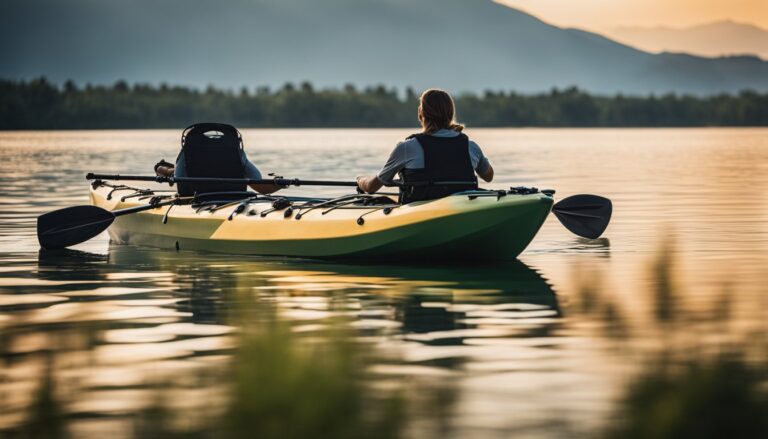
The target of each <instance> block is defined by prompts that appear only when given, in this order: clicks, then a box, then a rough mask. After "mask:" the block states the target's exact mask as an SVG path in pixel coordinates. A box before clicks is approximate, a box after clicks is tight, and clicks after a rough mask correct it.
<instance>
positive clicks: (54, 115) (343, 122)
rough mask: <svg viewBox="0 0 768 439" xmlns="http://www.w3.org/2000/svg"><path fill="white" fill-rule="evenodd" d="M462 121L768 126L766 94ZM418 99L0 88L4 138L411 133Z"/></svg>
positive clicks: (33, 83)
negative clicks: (180, 131) (215, 128)
mask: <svg viewBox="0 0 768 439" xmlns="http://www.w3.org/2000/svg"><path fill="white" fill-rule="evenodd" d="M455 99H456V105H457V108H458V119H459V120H460V121H461V122H463V123H466V124H467V125H469V126H475V127H681V126H694V127H700V126H768V93H757V92H753V91H744V92H741V93H739V94H738V95H728V94H721V95H714V96H706V97H697V96H687V95H676V94H666V95H662V96H654V95H650V96H623V95H615V96H597V95H591V94H589V93H586V92H584V91H582V90H579V89H578V88H575V87H572V88H567V89H552V90H551V91H550V92H548V93H540V94H531V95H524V94H519V93H515V92H503V91H500V92H495V91H487V92H485V93H484V94H480V95H478V94H462V95H459V96H456V97H455ZM417 105H418V95H417V94H416V93H415V92H414V90H413V89H410V88H408V89H406V90H405V92H404V93H399V92H398V90H396V89H392V88H387V87H385V86H376V87H367V88H362V89H359V88H356V87H355V86H353V85H346V86H344V87H342V88H334V89H316V88H314V87H313V86H312V84H310V83H308V82H304V83H301V84H297V85H294V84H291V83H287V84H285V85H284V86H282V87H280V88H276V89H270V88H268V87H259V88H256V89H249V88H245V87H244V88H242V89H240V90H237V91H233V90H224V89H217V88H215V87H213V86H209V87H207V88H206V89H203V90H200V89H196V88H190V87H181V86H169V85H166V84H161V85H158V86H154V85H149V84H133V85H131V84H128V83H127V82H125V81H118V82H116V83H114V84H113V85H110V86H103V85H90V84H88V85H84V86H78V85H77V84H75V83H74V82H73V81H67V82H66V83H64V84H63V85H61V86H59V85H56V84H53V83H51V82H50V81H48V80H46V79H45V78H38V79H34V80H29V81H12V80H0V129H1V130H22V129H101V128H104V129H106V128H183V127H185V126H187V125H190V124H192V123H194V122H200V121H221V122H228V123H231V124H233V125H235V126H238V127H243V128H246V127H254V128H258V127H275V128H279V127H409V126H415V125H417V124H418V123H417V121H416V107H417Z"/></svg>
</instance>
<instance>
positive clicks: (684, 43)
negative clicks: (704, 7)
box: [608, 20, 768, 59]
mask: <svg viewBox="0 0 768 439" xmlns="http://www.w3.org/2000/svg"><path fill="white" fill-rule="evenodd" d="M608 35H610V37H611V38H614V39H615V40H617V41H621V42H624V43H627V44H630V45H632V46H634V47H637V48H639V49H642V50H647V51H650V52H665V51H666V52H686V53H690V54H693V55H702V56H723V55H738V54H753V55H757V56H759V57H761V58H763V59H768V29H763V28H761V27H757V26H754V25H751V24H746V23H736V22H733V21H727V20H726V21H718V22H714V23H707V24H702V25H698V26H691V27H685V28H670V27H618V28H615V29H612V30H610V31H609V32H608Z"/></svg>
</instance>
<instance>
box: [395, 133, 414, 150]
mask: <svg viewBox="0 0 768 439" xmlns="http://www.w3.org/2000/svg"><path fill="white" fill-rule="evenodd" d="M414 146H419V139H417V138H416V137H415V136H408V137H406V138H405V139H404V140H401V141H399V142H397V145H395V149H401V150H403V149H408V148H412V147H414Z"/></svg>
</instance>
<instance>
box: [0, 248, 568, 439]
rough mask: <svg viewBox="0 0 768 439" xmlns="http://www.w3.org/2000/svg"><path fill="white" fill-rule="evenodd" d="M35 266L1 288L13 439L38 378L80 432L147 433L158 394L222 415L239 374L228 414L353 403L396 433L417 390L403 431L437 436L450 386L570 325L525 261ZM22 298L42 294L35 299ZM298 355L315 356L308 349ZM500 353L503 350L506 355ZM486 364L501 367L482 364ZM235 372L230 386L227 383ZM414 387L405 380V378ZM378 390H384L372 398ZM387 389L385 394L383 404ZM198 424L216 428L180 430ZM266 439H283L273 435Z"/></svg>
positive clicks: (497, 367) (152, 257)
mask: <svg viewBox="0 0 768 439" xmlns="http://www.w3.org/2000/svg"><path fill="white" fill-rule="evenodd" d="M29 262H30V266H29V267H28V269H25V270H23V271H19V272H15V273H14V272H6V273H4V275H6V276H13V277H5V278H4V279H5V280H6V282H5V284H4V285H5V286H4V289H7V294H4V295H3V298H4V301H3V302H2V307H0V310H2V311H3V312H4V315H8V316H12V318H13V320H12V321H6V322H5V324H4V328H3V329H4V330H3V344H2V348H3V351H2V352H3V355H2V358H3V359H4V360H6V361H7V364H6V365H5V366H6V367H5V368H4V370H5V372H4V373H5V374H7V377H8V378H11V377H13V380H12V382H13V387H15V388H16V389H24V390H26V392H16V391H11V389H9V388H7V387H6V389H4V390H3V391H0V395H2V397H3V406H4V407H5V408H6V410H5V411H4V413H3V418H2V421H3V424H4V425H5V427H6V428H7V427H14V426H15V427H14V428H20V427H19V426H23V425H26V424H24V422H25V414H26V413H28V412H29V410H32V409H33V408H34V407H36V404H38V403H36V402H35V392H34V389H35V388H36V387H37V386H40V377H41V376H43V377H46V380H49V379H50V380H52V381H45V382H46V383H49V384H48V385H46V386H43V387H42V390H39V391H38V396H37V398H40V396H39V394H40V392H43V393H45V392H46V391H47V392H49V393H55V394H56V396H57V398H58V399H57V401H59V404H61V406H60V407H58V408H57V410H59V411H61V413H60V414H58V415H56V416H59V417H61V418H63V419H68V420H71V422H69V423H70V424H73V425H75V427H73V428H75V430H77V431H79V430H78V429H83V430H82V431H89V430H88V429H90V428H97V427H98V425H106V424H116V425H117V424H121V423H126V422H128V423H129V424H131V425H133V424H135V423H136V422H139V423H140V424H141V425H144V424H143V423H146V422H149V421H148V420H146V419H144V418H143V417H141V413H144V412H145V411H146V410H147V409H148V408H151V407H154V405H155V404H158V401H157V396H156V394H157V393H158V391H157V388H158V386H160V388H163V389H166V388H169V389H171V390H170V391H171V392H178V393H179V395H183V397H182V399H181V400H179V399H178V398H176V397H174V398H173V402H168V401H165V399H167V397H166V398H164V401H162V402H161V403H162V404H171V405H172V408H174V409H175V408H176V407H175V405H176V404H177V403H178V402H179V401H183V404H182V408H183V409H184V410H190V411H191V412H193V413H194V412H205V413H208V414H209V415H210V414H211V413H216V408H218V409H219V410H226V409H225V408H222V407H226V404H224V403H222V404H221V405H220V406H216V405H215V404H214V407H213V408H211V407H210V406H211V404H212V400H213V401H215V400H216V396H215V395H217V394H218V395H220V396H219V398H220V401H227V400H228V398H227V395H229V396H232V395H230V394H229V393H228V392H227V391H226V387H227V378H228V377H229V378H231V376H232V375H231V374H234V376H235V377H237V381H236V382H237V383H238V386H235V389H236V390H237V391H236V392H234V399H235V401H236V402H234V403H232V404H234V406H233V407H231V408H230V409H229V410H235V411H237V410H245V411H246V412H247V413H248V416H247V417H253V416H256V417H265V416H267V415H268V414H269V413H271V411H275V413H283V414H284V413H285V410H286V407H294V405H295V404H297V403H300V402H301V401H304V403H305V404H310V407H306V408H305V409H306V410H308V411H311V405H312V404H315V402H311V403H308V402H307V401H313V400H316V398H320V399H321V400H323V401H326V403H325V404H323V405H322V406H323V407H334V410H336V409H338V411H339V412H342V413H348V414H349V416H352V413H353V412H352V411H350V407H348V405H349V400H350V398H351V401H355V398H358V399H359V401H358V402H363V401H366V402H368V401H369V400H370V401H374V402H376V403H377V404H379V405H381V407H380V409H376V410H373V412H375V413H378V414H380V415H382V416H384V419H380V420H379V422H380V423H382V424H381V425H387V426H388V428H393V429H394V430H393V431H392V433H393V434H394V433H396V432H399V431H400V427H398V425H400V423H398V422H394V421H393V419H394V418H398V419H399V418H400V417H402V416H404V415H403V413H404V411H403V408H402V407H401V406H400V404H399V403H398V402H397V401H400V400H401V399H402V398H403V394H413V395H414V397H409V398H408V401H409V404H411V405H409V406H408V407H409V410H408V411H407V413H408V416H409V417H412V418H414V419H415V420H417V421H414V422H411V423H409V424H408V425H409V427H408V428H409V429H416V430H418V431H421V430H425V431H433V432H434V431H437V430H441V429H445V428H446V427H445V426H444V425H442V424H444V423H446V422H447V421H446V419H448V418H447V417H446V416H444V415H445V414H446V413H447V412H450V411H451V410H453V407H452V404H451V400H452V399H453V397H452V396H451V395H452V394H454V393H455V391H456V389H455V386H454V385H453V384H454V383H453V381H454V380H455V379H456V378H457V377H459V376H461V375H463V374H464V373H465V371H466V370H472V369H477V370H483V371H484V372H483V374H482V375H483V376H485V377H486V379H487V378H490V377H491V376H492V375H493V374H494V371H497V372H498V373H504V372H508V371H510V370H515V369H518V368H520V367H525V366H524V364H525V363H526V362H527V361H531V360H533V359H535V358H537V357H542V356H544V357H546V356H549V355H550V354H548V353H547V352H546V351H547V350H548V349H549V348H550V346H551V344H552V342H553V341H552V340H547V339H546V337H548V336H551V335H552V331H555V330H556V328H557V326H558V321H559V319H560V316H561V312H560V309H559V305H558V301H557V297H556V295H555V294H554V292H553V291H552V289H551V287H550V286H549V285H548V284H547V282H546V281H545V279H544V278H542V277H541V275H539V274H538V273H537V272H536V271H534V270H533V269H531V268H529V267H527V266H526V265H525V264H523V263H520V262H516V263H511V264H508V265H505V266H501V267H487V268H483V267H473V268H461V267H453V268H451V269H448V270H446V269H444V268H439V267H435V268H431V267H413V266H411V267H405V266H373V265H338V264H330V263H320V262H311V261H294V260H267V259H259V258H246V259H243V258H242V257H235V256H227V255H210V254H202V253H193V252H170V251H157V250H154V249H146V248H138V247H132V246H112V247H110V249H109V253H108V255H106V256H100V255H94V254H90V253H86V252H82V251H74V250H68V251H64V252H40V253H39V257H38V260H37V263H36V264H35V265H32V264H31V263H33V261H29ZM29 287H34V288H35V291H36V292H35V293H30V292H27V291H28V289H29ZM339 326H341V327H342V328H346V329H345V330H340V329H338V328H337V327H339ZM339 331H340V332H339ZM350 331H351V332H350ZM336 332H339V333H338V334H336V335H332V334H335V333H336ZM329 334H331V335H329ZM339 334H341V335H339ZM339 337H341V338H339ZM318 338H319V341H318V340H317V339H318ZM312 340H314V341H312ZM344 340H346V341H344ZM352 340H355V342H354V343H353V342H352ZM302 343H304V344H306V345H307V346H310V347H311V348H310V350H313V349H314V350H316V351H315V352H313V353H311V354H306V353H304V351H303V349H307V347H306V346H304V345H303V344H302ZM318 344H319V345H318ZM318 346H320V347H318ZM344 346H346V347H344ZM363 346H364V347H363ZM500 346H504V350H505V352H499V347H500ZM537 351H542V352H537ZM362 354H364V356H365V360H364V361H363V360H360V355H362ZM304 355H308V357H307V358H305V357H304ZM266 357H270V358H272V357H275V358H277V359H279V361H278V360H277V359H275V360H274V361H272V360H270V361H266V360H264V358H266ZM491 358H492V359H493V360H494V364H491V365H490V366H491V367H488V366H489V365H488V364H487V359H491ZM520 361H522V362H520ZM294 363H295V364H294ZM326 363H328V364H326ZM292 364H294V365H293V366H291V365H292ZM483 364H485V365H483ZM291 367H296V369H297V370H296V371H294V372H295V375H294V374H290V373H288V372H287V371H286V373H287V376H285V377H281V376H279V375H280V374H279V372H281V371H283V369H284V368H288V369H290V368H291ZM324 367H327V370H326V369H324ZM231 368H234V369H233V371H232V372H231V374H223V373H222V370H229V369H231ZM262 368H264V369H262ZM348 369H349V370H348ZM50 370H54V371H55V373H53V377H49V375H48V374H49V373H50V372H49V371H50ZM304 372H306V373H304ZM252 374H253V375H252ZM355 374H360V378H361V379H360V380H359V381H360V382H363V383H365V384H366V386H365V387H363V388H356V387H353V388H350V389H337V388H336V387H335V386H336V384H333V382H334V380H336V381H339V385H341V386H342V387H344V386H346V385H354V384H355V382H356V381H355V380H349V379H347V378H350V377H352V376H355ZM270 377H271V380H270V379H269V378H270ZM344 377H346V378H344ZM450 377H452V378H450ZM281 378H282V379H283V380H284V381H281ZM406 378H407V383H406V382H403V381H402V380H403V379H406ZM447 378H450V379H449V380H448V381H447V382H446V379H447ZM273 380H277V381H278V382H279V384H280V385H279V386H278V387H277V388H272V389H270V388H267V386H265V385H266V384H271V385H273V386H274V385H276V384H274V383H272V381H273ZM350 383H351V384H350ZM222 386H223V387H224V388H222ZM317 386H319V387H318V388H314V387H317ZM371 386H376V387H375V389H376V392H375V393H376V395H377V396H376V398H373V399H371V398H372V397H370V396H369V393H373V390H372V389H373V387H371ZM60 387H61V389H59V388H60ZM256 389H259V390H258V391H257V390H256ZM280 389H283V390H284V392H281V391H280ZM387 389H390V390H388V392H389V393H391V395H390V396H389V397H388V398H385V397H384V396H383V395H386V394H387V392H384V390H387ZM418 389H422V390H423V389H429V391H428V392H423V391H422V392H419V390H418ZM263 392H266V393H263ZM312 392H318V394H317V395H313V394H312ZM326 392H327V393H328V394H326ZM336 392H341V393H340V394H338V395H337V394H336ZM349 392H351V394H348V393H349ZM162 393H163V394H166V395H167V393H166V391H165V390H164V391H163V392H162ZM174 394H175V393H174ZM278 396H280V398H277V397H278ZM436 396H439V397H438V398H437V399H436V400H434V398H435V397H436ZM46 397H48V396H46ZM425 398H426V399H427V401H424V399H425ZM430 398H433V400H429V399H430ZM241 399H244V400H245V401H241ZM414 400H415V401H417V402H416V403H414V402H413V401H414ZM238 401H239V402H238ZM268 401H271V402H272V403H271V404H267V402H268ZM277 401H282V403H278V402H277ZM334 401H335V402H334ZM238 404H240V405H243V407H240V408H238V407H239V406H238ZM281 404H282V406H281ZM414 404H415V407H414V406H413V405H414ZM360 405H362V406H365V407H368V409H366V410H372V409H373V407H378V406H377V405H376V404H373V403H366V404H362V403H361V404H360ZM390 406H391V407H390ZM280 407H282V408H280ZM278 408H280V409H279V410H278ZM500 409H501V408H500ZM270 410H271V411H270ZM388 410H392V413H391V414H390V415H388V414H387V413H389V412H388ZM172 411H173V410H172ZM293 411H294V412H295V413H294V412H291V413H292V414H290V416H289V415H285V418H286V419H285V420H289V419H290V418H291V417H294V416H295V417H298V418H299V419H302V421H301V422H300V423H299V424H301V425H303V426H304V427H302V428H314V427H312V426H318V427H319V426H320V424H318V423H319V421H318V420H316V419H314V418H313V417H312V416H310V415H307V414H306V413H304V412H303V411H302V410H301V409H299V408H295V407H294V409H293ZM252 412H253V413H252ZM326 414H327V415H329V414H330V413H326ZM49 415H50V416H54V415H51V414H48V415H46V416H49ZM225 415H226V413H219V416H225ZM437 415H439V416H437ZM104 416H108V418H107V419H108V420H109V422H107V421H106V420H105V419H104ZM137 416H139V417H140V418H139V421H137V420H136V417H137ZM226 416H229V417H227V419H229V421H228V422H233V423H235V424H237V423H238V422H245V421H244V420H243V419H240V418H239V417H241V416H244V415H243V413H235V414H231V413H230V414H229V415H226ZM281 416H283V415H281ZM303 416H309V418H307V419H304V418H302V417H303ZM359 416H360V421H359V422H360V424H359V425H358V426H357V427H358V428H357V430H360V429H362V430H365V429H367V428H370V429H371V431H386V430H382V428H381V425H380V424H379V423H376V422H374V423H373V424H370V425H369V421H370V419H369V418H370V414H364V413H360V414H359ZM247 417H246V418H247ZM390 417H392V418H390ZM322 418H323V419H326V418H327V416H323V417H322ZM270 419H271V418H270ZM334 419H341V420H345V422H347V421H348V422H352V424H349V425H347V424H345V423H344V422H341V421H338V423H339V425H338V426H336V427H338V428H348V427H349V426H350V425H353V424H354V422H353V419H352V418H349V417H342V418H338V417H334ZM96 420H98V422H95V421H96ZM89 421H93V422H89ZM363 421H364V422H363ZM272 422H275V421H274V420H272ZM88 424H95V425H88ZM342 424H343V425H342ZM291 425H292V423H291ZM193 427H194V428H202V429H205V428H208V427H209V426H208V425H205V424H203V425H198V426H187V427H185V428H193ZM326 427H327V428H330V427H328V426H325V427H323V428H326ZM336 427H334V428H336ZM30 428H31V427H30ZM142 428H143V427H142ZM157 428H159V427H157ZM169 428H170V427H169ZM233 428H234V427H233ZM265 428H267V427H265ZM275 428H278V427H275ZM297 428H298V425H297ZM307 431H311V430H307ZM352 431H355V430H354V429H353V430H352ZM366 431H367V430H366ZM263 435H265V436H280V435H279V434H277V433H275V432H274V431H271V430H265V431H264V432H263ZM339 435H340V436H345V435H346V434H341V433H339ZM352 436H354V435H352Z"/></svg>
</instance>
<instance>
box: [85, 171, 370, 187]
mask: <svg viewBox="0 0 768 439" xmlns="http://www.w3.org/2000/svg"><path fill="white" fill-rule="evenodd" d="M85 178H86V179H87V180H126V181H154V182H156V183H169V184H173V183H221V184H249V185H250V184H274V185H276V186H357V182H354V181H337V180H300V179H298V178H283V177H275V178H269V179H260V180H252V179H249V178H206V177H159V176H151V175H120V174H94V173H88V174H87V175H86V176H85Z"/></svg>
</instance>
